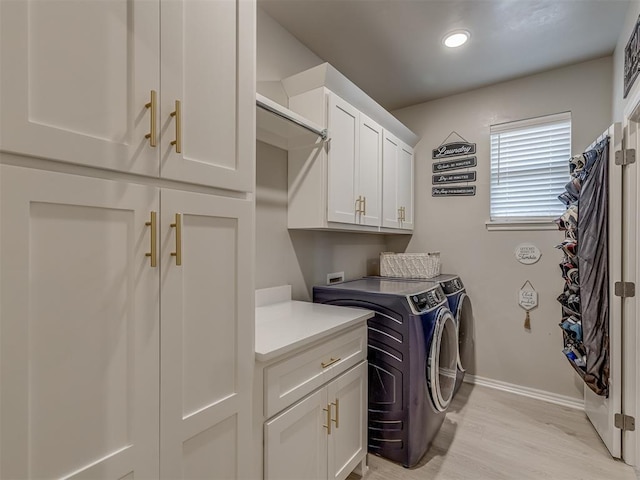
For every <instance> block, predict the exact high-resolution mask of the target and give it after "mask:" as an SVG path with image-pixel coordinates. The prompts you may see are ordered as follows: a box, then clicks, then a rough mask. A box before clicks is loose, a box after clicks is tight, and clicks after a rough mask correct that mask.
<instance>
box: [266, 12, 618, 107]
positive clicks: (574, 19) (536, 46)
mask: <svg viewBox="0 0 640 480" xmlns="http://www.w3.org/2000/svg"><path fill="white" fill-rule="evenodd" d="M258 5H259V6H260V7H261V8H262V9H263V10H264V11H266V12H267V13H268V14H269V15H270V16H271V17H273V18H274V19H275V20H276V21H277V22H278V23H280V24H281V25H282V26H283V27H284V28H285V29H287V30H288V31H289V32H290V33H291V34H293V35H294V36H295V37H296V38H298V39H299V40H300V41H301V42H302V43H303V44H305V45H306V46H307V47H308V48H309V49H311V50H312V51H313V52H314V53H315V54H316V55H318V56H319V57H321V58H322V59H324V60H325V61H327V62H329V63H331V64H332V65H333V66H334V67H336V68H337V69H338V70H339V71H340V72H342V73H343V74H344V75H346V76H347V77H348V78H349V79H350V80H351V81H353V82H354V83H355V84H357V85H358V86H359V87H360V88H362V89H363V90H364V91H365V92H367V93H368V94H369V95H370V96H371V97H373V98H374V99H376V100H377V101H378V103H380V104H381V105H382V106H383V107H385V108H387V109H389V110H393V109H396V108H401V107H405V106H408V105H413V104H416V103H420V102H424V101H427V100H432V99H434V98H439V97H444V96H447V95H451V94H454V93H458V92H462V91H466V90H470V89H473V88H478V87H481V86H484V85H489V84H493V83H497V82H501V81H505V80H509V79H513V78H518V77H522V76H526V75H530V74H533V73H536V72H541V71H544V70H549V69H552V68H557V67H560V66H563V65H568V64H572V63H578V62H582V61H585V60H589V59H593V58H599V57H602V56H606V55H610V54H611V53H613V50H614V48H615V45H616V42H617V40H618V36H619V34H620V31H621V29H622V25H623V22H624V18H625V13H626V12H627V9H628V6H629V1H628V0H258ZM455 29H465V30H468V31H469V32H471V40H470V41H469V42H468V43H467V44H466V45H464V46H462V47H460V48H458V49H449V48H446V47H444V46H443V45H442V38H443V36H444V35H445V33H447V32H449V31H451V30H455Z"/></svg>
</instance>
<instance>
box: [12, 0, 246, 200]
mask: <svg viewBox="0 0 640 480" xmlns="http://www.w3.org/2000/svg"><path fill="white" fill-rule="evenodd" d="M254 9H255V4H254V2H253V1H252V0H218V1H213V0H201V1H186V0H133V1H126V0H110V1H105V2H87V1H84V0H68V1H61V0H52V1H46V2H44V1H39V0H24V1H13V0H9V1H6V2H2V12H1V13H2V18H1V20H0V21H1V22H2V23H1V26H2V33H1V37H0V38H1V40H2V42H1V44H2V45H1V48H2V50H1V54H2V64H3V67H6V68H3V72H2V94H3V95H2V114H1V115H2V117H1V120H2V130H3V131H2V149H3V150H4V151H9V152H16V153H22V154H26V155H33V156H37V157H42V158H47V159H54V160H59V161H63V162H71V163H75V164H81V165H89V166H92V167H98V168H106V169H112V170H120V171H125V172H130V173H139V174H144V175H150V176H155V177H158V176H162V177H163V178H168V179H173V180H181V181H185V182H191V183H197V184H202V185H208V186H215V187H221V188H226V189H233V190H241V191H249V190H252V189H253V160H252V159H249V158H247V155H245V154H243V152H242V150H243V148H244V147H243V144H244V143H250V142H251V139H252V138H255V132H250V131H249V128H248V127H247V124H248V123H252V122H254V121H255V120H252V119H253V118H254V117H255V111H254V110H255V93H254V92H255V74H254V69H255V67H254V63H255V54H254V53H253V52H254V49H255V47H254V45H253V42H254V41H255V35H254V32H253V30H255V24H254V21H253V20H252V19H253V17H254V15H255V14H254V12H253V11H254ZM161 11H162V15H161V14H160V12H161ZM240 31H241V32H242V35H238V32H240ZM238 52H240V55H238V54H237V53H238ZM160 85H162V91H160ZM152 92H155V94H154V93H152ZM152 130H154V131H155V135H153V137H155V138H151V137H152V136H151V135H150V134H151V133H152ZM147 135H149V138H147ZM150 143H155V144H156V146H155V147H153V146H150Z"/></svg>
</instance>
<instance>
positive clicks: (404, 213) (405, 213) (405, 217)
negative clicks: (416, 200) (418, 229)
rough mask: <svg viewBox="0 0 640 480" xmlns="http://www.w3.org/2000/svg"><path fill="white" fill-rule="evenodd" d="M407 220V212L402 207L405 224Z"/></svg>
mask: <svg viewBox="0 0 640 480" xmlns="http://www.w3.org/2000/svg"><path fill="white" fill-rule="evenodd" d="M406 219H407V211H406V209H405V208H404V207H402V221H403V222H404V221H405V220H406Z"/></svg>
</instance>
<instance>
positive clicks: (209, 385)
mask: <svg viewBox="0 0 640 480" xmlns="http://www.w3.org/2000/svg"><path fill="white" fill-rule="evenodd" d="M161 206H162V219H161V229H160V238H161V242H162V248H161V255H160V259H161V263H162V280H161V294H160V295H161V303H162V313H161V319H160V322H161V365H160V378H161V416H160V432H161V452H162V456H161V464H160V474H161V478H165V479H171V480H176V479H202V478H212V479H213V478H216V479H217V478H225V479H227V478H248V477H249V473H250V471H249V469H250V466H251V462H250V461H249V459H250V454H251V452H250V449H249V447H248V446H249V445H250V443H251V408H250V407H251V385H252V371H253V363H254V354H253V322H254V301H253V298H254V295H253V290H254V287H253V285H254V281H253V274H252V271H253V238H254V233H253V205H252V202H251V201H250V200H244V199H234V198H225V197H217V196H212V195H204V194H197V193H187V192H180V191H175V190H169V189H163V190H162V191H161ZM176 214H178V215H179V216H178V218H176ZM172 224H173V226H172ZM172 252H173V255H172ZM178 263H179V265H178Z"/></svg>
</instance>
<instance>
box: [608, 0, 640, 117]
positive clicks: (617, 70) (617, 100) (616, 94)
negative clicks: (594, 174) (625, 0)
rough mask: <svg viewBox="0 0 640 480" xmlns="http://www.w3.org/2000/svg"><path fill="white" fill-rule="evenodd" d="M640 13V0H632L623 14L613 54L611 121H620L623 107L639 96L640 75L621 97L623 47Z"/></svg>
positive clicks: (635, 100)
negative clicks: (627, 92) (628, 90)
mask: <svg viewBox="0 0 640 480" xmlns="http://www.w3.org/2000/svg"><path fill="white" fill-rule="evenodd" d="M639 15H640V0H633V1H632V2H631V3H630V4H629V10H628V12H627V15H626V16H625V24H624V28H623V29H622V32H621V33H620V37H618V45H617V46H616V50H615V53H614V54H613V114H612V116H613V121H615V122H621V121H622V119H623V115H624V109H625V108H626V107H627V105H628V104H629V102H630V101H631V100H633V101H634V104H635V103H637V100H638V97H640V77H638V78H636V81H635V83H634V84H633V87H632V88H631V91H630V92H629V95H628V96H627V98H626V99H624V98H622V95H623V92H624V88H623V79H624V48H625V47H626V45H627V42H628V41H629V37H630V36H631V31H632V30H633V27H634V26H635V25H636V22H637V21H638V16H639Z"/></svg>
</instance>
